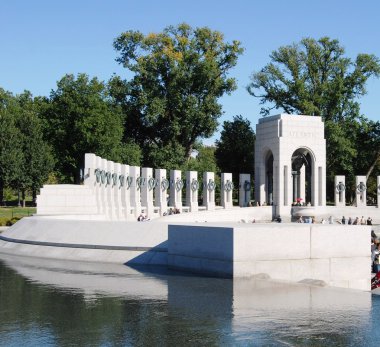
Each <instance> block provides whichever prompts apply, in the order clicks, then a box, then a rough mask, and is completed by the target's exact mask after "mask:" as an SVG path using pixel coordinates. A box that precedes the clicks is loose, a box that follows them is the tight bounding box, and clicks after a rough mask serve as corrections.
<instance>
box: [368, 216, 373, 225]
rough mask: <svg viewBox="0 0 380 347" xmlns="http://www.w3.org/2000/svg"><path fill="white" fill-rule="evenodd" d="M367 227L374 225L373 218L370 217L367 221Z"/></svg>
mask: <svg viewBox="0 0 380 347" xmlns="http://www.w3.org/2000/svg"><path fill="white" fill-rule="evenodd" d="M367 225H372V218H371V217H368V219H367Z"/></svg>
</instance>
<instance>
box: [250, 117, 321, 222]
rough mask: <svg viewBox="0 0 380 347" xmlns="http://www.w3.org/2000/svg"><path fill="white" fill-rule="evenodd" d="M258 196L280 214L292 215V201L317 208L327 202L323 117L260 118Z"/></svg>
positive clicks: (260, 201) (256, 183) (256, 191)
mask: <svg viewBox="0 0 380 347" xmlns="http://www.w3.org/2000/svg"><path fill="white" fill-rule="evenodd" d="M303 167H304V170H305V171H304V172H303ZM304 177H305V178H304ZM301 186H302V187H301ZM305 186H306V187H307V188H308V190H306V191H304V189H305ZM303 194H304V195H305V196H304V197H303V196H302V195H303ZM255 196H256V201H257V202H259V203H260V204H261V205H263V204H264V202H265V203H266V204H271V203H272V202H273V206H274V210H275V211H276V213H277V214H278V215H281V216H290V214H291V208H292V204H294V203H296V202H300V201H301V202H302V203H305V204H306V205H308V204H310V205H311V206H314V207H323V206H325V205H326V140H325V138H324V124H323V122H322V118H321V117H315V116H313V117H311V116H299V115H289V114H280V115H276V116H271V117H266V118H261V119H260V120H259V124H257V126H256V145H255Z"/></svg>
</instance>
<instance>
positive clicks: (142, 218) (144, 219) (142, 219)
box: [137, 213, 150, 222]
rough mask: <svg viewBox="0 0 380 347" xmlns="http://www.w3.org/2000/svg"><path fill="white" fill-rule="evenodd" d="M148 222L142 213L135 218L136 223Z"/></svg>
mask: <svg viewBox="0 0 380 347" xmlns="http://www.w3.org/2000/svg"><path fill="white" fill-rule="evenodd" d="M148 220H150V219H149V218H148V217H147V216H146V215H145V214H144V213H141V214H140V215H139V216H138V217H137V221H138V222H146V221H148Z"/></svg>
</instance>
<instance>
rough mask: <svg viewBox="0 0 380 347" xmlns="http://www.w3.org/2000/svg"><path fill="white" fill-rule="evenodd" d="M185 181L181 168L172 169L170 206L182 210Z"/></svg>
mask: <svg viewBox="0 0 380 347" xmlns="http://www.w3.org/2000/svg"><path fill="white" fill-rule="evenodd" d="M182 188H183V181H182V178H181V171H180V170H170V202H169V204H170V206H171V207H174V208H175V209H178V210H179V212H182Z"/></svg>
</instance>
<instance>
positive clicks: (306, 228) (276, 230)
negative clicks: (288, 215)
mask: <svg viewBox="0 0 380 347" xmlns="http://www.w3.org/2000/svg"><path fill="white" fill-rule="evenodd" d="M370 231H371V228H370V227H369V226H339V225H307V224H295V223H293V224H252V225H243V224H241V225H238V226H228V225H226V226H224V227H220V226H219V227H218V226H215V225H209V226H205V225H193V226H188V225H187V226H186V225H170V226H169V242H168V253H169V254H168V265H169V267H171V268H174V269H181V270H186V271H191V272H196V273H205V274H209V275H216V276H225V277H234V278H235V277H250V276H260V277H262V276H264V277H270V278H273V279H277V280H285V281H291V282H298V281H309V280H314V281H323V282H324V283H325V284H326V285H328V286H333V287H343V288H353V289H360V290H370V280H371V254H370V237H371V236H370Z"/></svg>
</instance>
